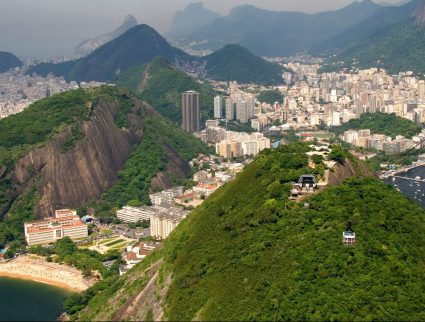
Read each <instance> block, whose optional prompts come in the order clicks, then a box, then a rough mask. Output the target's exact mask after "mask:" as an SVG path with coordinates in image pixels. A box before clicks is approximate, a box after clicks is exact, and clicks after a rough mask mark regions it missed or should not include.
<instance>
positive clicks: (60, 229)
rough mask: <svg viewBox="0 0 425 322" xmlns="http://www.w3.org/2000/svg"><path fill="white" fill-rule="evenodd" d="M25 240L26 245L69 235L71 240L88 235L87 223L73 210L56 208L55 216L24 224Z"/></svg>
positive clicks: (42, 242) (38, 243)
mask: <svg viewBox="0 0 425 322" xmlns="http://www.w3.org/2000/svg"><path fill="white" fill-rule="evenodd" d="M24 231H25V240H26V242H27V244H28V246H34V245H44V244H49V243H54V242H55V241H57V240H59V239H61V238H63V237H69V238H71V239H72V240H76V239H81V238H86V237H87V236H88V228H87V225H86V224H84V223H83V222H82V221H81V219H80V217H78V216H77V215H76V211H73V210H68V209H64V210H58V211H56V212H55V217H49V218H45V219H44V220H37V221H31V222H27V223H25V224H24Z"/></svg>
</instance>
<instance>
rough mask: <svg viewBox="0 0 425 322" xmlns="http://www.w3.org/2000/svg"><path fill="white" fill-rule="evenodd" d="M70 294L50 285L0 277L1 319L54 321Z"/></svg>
mask: <svg viewBox="0 0 425 322" xmlns="http://www.w3.org/2000/svg"><path fill="white" fill-rule="evenodd" d="M69 294H70V293H68V292H67V291H65V290H63V289H60V288H56V287H52V286H50V285H45V284H40V283H35V282H31V281H24V280H18V279H10V278H3V277H0V321H54V320H56V319H57V318H58V316H59V315H60V314H61V313H62V311H63V310H62V303H63V301H64V300H65V298H66V297H67V296H68V295H69Z"/></svg>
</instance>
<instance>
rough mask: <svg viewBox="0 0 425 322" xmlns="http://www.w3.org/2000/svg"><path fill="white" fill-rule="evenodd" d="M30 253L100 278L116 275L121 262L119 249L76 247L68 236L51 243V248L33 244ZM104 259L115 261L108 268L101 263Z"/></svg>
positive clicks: (88, 275)
mask: <svg viewBox="0 0 425 322" xmlns="http://www.w3.org/2000/svg"><path fill="white" fill-rule="evenodd" d="M29 252H30V253H32V254H37V255H40V256H45V257H47V260H48V261H51V260H52V261H54V262H56V263H61V264H67V265H70V266H73V267H75V268H77V269H79V270H81V271H82V272H83V275H84V276H85V277H91V276H93V275H95V274H97V273H98V274H100V275H101V276H102V278H107V277H110V276H115V275H118V273H119V272H118V268H119V265H120V264H122V260H121V255H120V253H119V251H110V252H108V253H106V254H100V253H98V252H96V251H93V250H89V249H82V248H78V247H77V245H75V243H74V242H73V241H72V240H71V239H70V238H69V237H64V238H62V239H59V240H58V241H57V242H55V243H54V244H53V247H52V248H44V247H41V246H34V247H31V248H30V249H29ZM106 261H115V262H114V264H113V265H112V266H111V267H110V268H106V266H105V265H103V263H104V262H106Z"/></svg>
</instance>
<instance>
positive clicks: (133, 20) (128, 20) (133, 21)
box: [123, 15, 137, 26]
mask: <svg viewBox="0 0 425 322" xmlns="http://www.w3.org/2000/svg"><path fill="white" fill-rule="evenodd" d="M123 25H134V26H135V25H137V19H136V18H134V16H133V15H126V16H125V18H124V22H123Z"/></svg>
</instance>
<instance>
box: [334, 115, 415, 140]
mask: <svg viewBox="0 0 425 322" xmlns="http://www.w3.org/2000/svg"><path fill="white" fill-rule="evenodd" d="M363 129H369V130H370V131H371V132H372V133H373V134H385V135H388V136H391V137H393V138H395V137H396V136H397V135H403V136H405V137H407V138H411V137H412V136H414V135H416V134H418V133H419V132H420V131H421V130H422V126H421V125H419V124H416V123H414V122H412V121H410V120H407V119H405V118H402V117H400V116H397V115H395V114H387V113H365V114H363V115H362V116H361V117H360V118H358V119H353V120H350V121H349V122H347V123H345V124H343V125H341V126H337V127H334V128H331V131H332V132H334V133H335V134H337V135H340V134H343V133H344V132H345V131H348V130H363Z"/></svg>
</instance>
